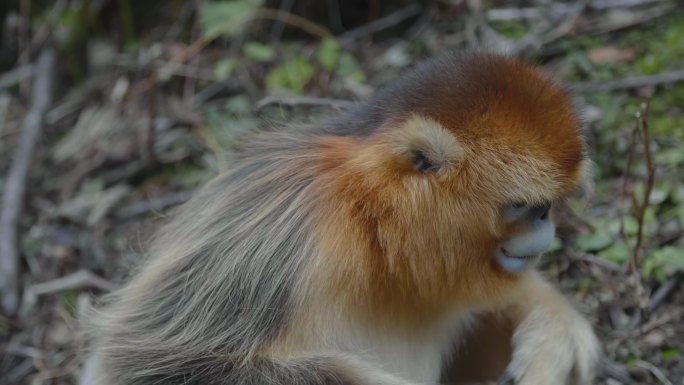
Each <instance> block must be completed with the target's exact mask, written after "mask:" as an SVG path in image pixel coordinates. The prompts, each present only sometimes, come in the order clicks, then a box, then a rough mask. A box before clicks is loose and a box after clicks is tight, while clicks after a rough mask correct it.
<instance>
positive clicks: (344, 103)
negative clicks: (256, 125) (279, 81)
mask: <svg viewBox="0 0 684 385" xmlns="http://www.w3.org/2000/svg"><path fill="white" fill-rule="evenodd" d="M274 104H275V105H279V106H288V107H297V106H316V107H331V108H337V109H342V110H344V109H349V108H351V107H353V106H354V105H355V103H354V102H352V101H349V100H341V99H327V98H312V97H287V98H280V97H277V96H267V97H265V98H263V99H261V100H260V101H259V102H258V103H257V104H256V106H255V107H254V111H255V112H257V113H258V112H259V111H261V110H263V109H264V108H266V107H268V106H271V105H274Z"/></svg>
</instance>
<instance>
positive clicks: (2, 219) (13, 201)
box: [0, 47, 55, 314]
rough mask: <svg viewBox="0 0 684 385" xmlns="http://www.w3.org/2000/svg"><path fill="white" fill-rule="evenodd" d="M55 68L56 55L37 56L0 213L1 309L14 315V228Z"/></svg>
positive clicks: (16, 253) (45, 52) (50, 51)
mask: <svg viewBox="0 0 684 385" xmlns="http://www.w3.org/2000/svg"><path fill="white" fill-rule="evenodd" d="M54 67H55V52H54V49H52V48H51V47H46V48H44V49H43V51H42V52H41V54H40V56H39V57H38V60H37V64H36V65H35V66H34V67H33V68H34V70H35V73H34V81H33V87H32V91H31V98H32V101H31V108H30V110H29V112H28V114H27V115H26V119H25V120H24V124H23V127H22V133H21V136H20V138H19V144H18V146H17V149H16V151H15V154H14V160H13V161H12V165H11V166H10V169H9V172H8V175H7V180H6V182H5V191H4V195H3V197H2V213H0V292H1V293H2V308H3V310H4V311H5V312H6V313H8V314H14V313H15V312H16V310H17V306H18V299H19V296H18V288H17V275H18V274H19V250H18V247H17V227H18V224H19V218H20V216H21V211H22V208H23V199H24V192H25V190H26V179H27V177H28V171H29V168H30V166H31V160H32V158H33V150H34V148H35V145H36V141H37V140H38V136H39V135H40V132H41V128H42V126H43V118H44V116H45V112H46V111H47V109H48V107H49V106H50V104H52V80H53V75H54Z"/></svg>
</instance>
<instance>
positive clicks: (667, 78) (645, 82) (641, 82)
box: [571, 70, 684, 92]
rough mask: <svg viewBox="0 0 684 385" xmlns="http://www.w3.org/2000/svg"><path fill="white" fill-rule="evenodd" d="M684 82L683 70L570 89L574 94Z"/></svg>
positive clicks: (577, 86) (594, 83) (584, 84)
mask: <svg viewBox="0 0 684 385" xmlns="http://www.w3.org/2000/svg"><path fill="white" fill-rule="evenodd" d="M681 81H684V70H677V71H671V72H665V73H661V74H657V75H649V76H635V77H632V78H627V79H618V80H611V81H607V82H586V83H575V84H572V85H571V88H572V90H573V91H575V92H594V91H618V90H628V89H632V88H639V87H645V86H657V85H661V84H672V83H677V82H681Z"/></svg>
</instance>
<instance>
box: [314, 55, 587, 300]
mask: <svg viewBox="0 0 684 385" xmlns="http://www.w3.org/2000/svg"><path fill="white" fill-rule="evenodd" d="M366 108H367V110H366V113H367V114H368V110H369V109H370V111H371V112H370V113H369V114H370V115H371V116H372V121H373V125H374V127H373V129H372V130H369V131H368V132H366V133H364V135H358V136H344V137H340V136H336V137H330V138H327V139H326V142H325V147H324V148H325V151H326V154H325V156H324V157H323V158H324V159H326V162H325V163H324V168H325V170H326V171H327V175H329V176H330V178H329V179H327V181H326V182H325V183H326V187H325V188H324V191H325V193H323V194H322V195H321V201H322V202H324V203H323V204H325V205H326V208H325V209H324V210H323V212H324V216H325V218H323V219H322V223H324V226H323V228H324V229H327V230H322V231H330V233H328V234H326V236H325V237H324V238H323V239H327V241H325V243H324V247H325V248H328V250H332V252H330V253H325V254H327V255H333V256H337V260H334V261H332V263H331V266H333V268H334V269H335V270H336V271H337V273H339V272H342V274H337V276H339V277H343V278H342V280H341V282H338V283H337V285H342V286H343V288H344V290H345V292H348V291H350V289H351V291H353V289H354V288H357V289H358V290H359V291H360V293H366V294H360V295H361V296H363V295H367V293H368V292H369V291H368V290H371V289H372V290H373V291H372V292H373V293H380V294H377V295H376V294H373V296H380V297H381V298H380V299H381V302H384V303H395V305H396V304H400V305H398V306H405V307H411V306H412V305H415V304H425V303H432V304H434V305H435V306H440V305H439V304H443V303H444V302H445V301H457V302H459V301H460V302H463V303H486V302H487V300H490V299H495V298H497V297H499V296H502V295H505V294H506V292H507V291H510V289H511V288H513V287H514V285H515V283H516V282H518V280H519V279H520V277H521V276H523V275H524V274H525V273H526V272H527V271H528V270H530V269H531V268H532V267H533V266H534V264H535V261H536V260H537V259H538V257H539V255H540V254H541V253H543V252H544V251H545V250H546V249H547V248H548V247H549V246H550V244H551V242H552V240H553V238H554V225H553V224H552V222H551V220H550V218H549V208H550V207H551V205H552V204H553V202H554V201H557V200H559V199H560V198H562V197H563V196H564V195H566V194H567V193H568V192H569V191H571V190H572V189H573V188H575V187H576V185H577V184H578V183H579V181H580V180H581V178H582V176H583V171H584V169H585V163H586V161H585V144H584V139H583V136H582V132H581V127H580V123H579V122H578V119H577V117H576V115H575V113H574V109H573V105H572V101H571V99H570V97H569V96H568V95H567V94H566V92H565V91H564V90H562V89H561V88H559V87H558V86H557V85H555V84H554V83H553V82H552V81H550V80H549V79H548V78H547V77H546V76H545V75H543V74H542V73H540V72H539V71H538V70H536V69H534V68H533V67H532V66H530V65H528V64H525V63H523V62H520V61H518V60H515V59H512V58H506V57H501V56H495V55H469V56H457V57H455V56H453V55H452V56H446V57H444V58H442V59H441V60H438V61H436V62H431V63H429V64H427V65H426V66H423V67H421V68H419V69H418V70H417V71H415V72H414V73H413V74H411V75H409V76H407V77H405V78H404V79H401V80H399V81H398V82H397V83H396V84H394V85H393V86H392V87H390V88H389V89H387V90H385V91H384V92H382V93H381V94H380V95H379V96H378V97H377V98H376V99H375V100H374V101H373V102H372V103H371V104H370V106H368V107H366ZM350 245H351V246H350ZM352 246H353V247H352ZM349 249H353V250H355V251H354V252H346V253H345V252H343V251H342V250H349ZM342 256H343V257H342ZM438 303H439V304H438Z"/></svg>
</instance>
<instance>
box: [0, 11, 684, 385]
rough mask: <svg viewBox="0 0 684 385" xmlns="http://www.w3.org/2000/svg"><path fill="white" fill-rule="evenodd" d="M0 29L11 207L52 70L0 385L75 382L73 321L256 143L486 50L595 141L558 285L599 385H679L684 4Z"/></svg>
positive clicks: (683, 374) (225, 16) (59, 17)
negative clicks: (546, 77) (540, 78)
mask: <svg viewBox="0 0 684 385" xmlns="http://www.w3.org/2000/svg"><path fill="white" fill-rule="evenodd" d="M0 26H1V27H2V28H1V29H0V169H1V170H2V172H0V187H2V188H3V195H4V196H8V195H9V194H11V192H10V191H9V189H6V187H7V186H9V183H8V180H9V178H10V176H9V174H10V172H9V170H10V168H11V167H12V162H13V160H14V159H17V158H19V157H20V154H19V152H20V151H22V149H21V147H20V146H18V145H17V143H19V141H20V137H21V136H22V133H23V131H24V130H25V127H26V121H27V119H26V117H27V114H28V113H29V111H30V110H31V106H32V105H33V103H34V101H35V100H36V96H37V95H36V91H32V84H33V83H34V82H36V79H37V78H38V77H40V76H41V74H40V73H36V72H37V71H36V68H41V67H39V66H38V65H37V64H36V63H37V62H38V59H37V58H38V57H39V56H40V55H41V53H43V52H45V51H47V50H54V51H55V52H56V64H55V65H54V66H52V67H49V68H48V69H47V70H45V69H44V68H43V69H41V71H42V73H44V75H43V76H49V77H51V78H52V79H53V84H54V85H53V86H52V90H50V89H48V90H46V91H45V92H50V93H51V95H54V97H53V102H52V103H51V105H50V106H49V108H48V109H47V111H46V113H45V114H44V117H45V118H44V122H43V124H42V127H41V131H40V135H39V136H37V138H36V143H35V150H33V151H32V153H31V154H29V155H30V156H29V157H28V158H29V159H31V160H32V161H31V163H30V167H29V168H28V174H27V175H26V176H25V185H26V191H25V193H23V194H21V196H19V197H18V201H20V202H23V206H22V208H23V210H22V211H21V216H20V217H19V220H18V222H17V223H16V226H15V227H16V229H17V231H18V236H17V238H18V239H17V241H18V243H17V245H18V246H17V254H18V259H17V261H16V262H17V263H18V265H17V268H16V269H14V270H13V271H10V270H6V271H4V272H3V274H2V275H0V279H3V277H4V279H8V277H14V279H16V285H15V286H16V288H17V290H18V291H17V295H18V296H17V298H18V304H17V306H15V307H14V308H11V307H10V308H7V307H5V309H4V310H3V313H2V315H0V352H2V354H0V383H2V384H74V383H76V378H77V375H78V372H79V362H80V361H79V349H78V348H79V343H78V340H77V322H78V318H79V314H82V313H83V311H84V309H86V308H88V307H89V306H91V305H90V303H91V302H92V301H93V299H94V298H96V297H97V296H98V295H101V294H102V293H104V292H107V291H109V290H111V289H112V288H114V287H116V286H117V285H118V284H119V283H121V282H122V280H123V279H125V274H126V273H125V272H126V267H127V266H129V265H131V264H133V263H135V261H137V260H139V259H140V258H141V256H142V254H143V253H144V249H145V245H146V242H147V241H146V240H147V239H148V237H149V235H150V233H151V231H152V229H154V228H155V227H156V226H158V224H159V223H162V222H163V221H164V220H165V218H166V213H167V212H169V211H170V210H172V209H173V207H175V206H176V205H178V204H180V203H182V202H183V201H185V200H186V199H187V198H188V196H190V195H191V194H192V191H193V190H194V189H196V188H197V187H198V186H200V185H201V184H202V183H204V182H206V181H207V180H208V179H210V178H211V177H213V176H215V175H216V174H218V173H219V172H221V171H222V170H225V169H226V168H227V167H230V164H231V153H232V150H239V147H240V143H241V138H243V137H244V136H245V135H247V134H248V133H249V132H253V131H255V130H258V129H267V128H269V127H274V126H277V125H281V124H284V123H292V122H304V121H306V122H310V121H315V120H316V119H320V118H322V117H324V116H330V115H333V114H337V113H340V112H341V111H343V110H344V109H345V108H348V107H349V105H350V103H352V102H354V101H361V100H365V99H367V98H368V97H370V95H372V93H373V92H374V91H375V90H376V89H377V88H378V87H381V86H382V85H383V84H387V83H388V82H391V81H392V79H393V78H395V77H396V76H397V75H398V74H399V73H401V72H403V71H405V70H407V69H409V68H411V67H413V66H415V65H416V64H417V63H419V62H420V61H422V60H424V59H426V58H429V57H432V56H435V55H437V54H439V53H440V52H443V51H445V50H452V49H483V48H485V49H490V50H495V51H503V52H509V53H511V54H513V55H516V56H520V57H523V58H525V59H527V60H530V61H532V62H534V63H536V64H539V65H540V66H542V67H544V68H545V69H546V70H547V71H548V72H549V73H551V74H552V75H553V76H554V77H555V78H556V79H558V80H559V81H562V82H563V83H565V84H567V86H568V88H569V89H571V90H574V92H575V94H576V97H577V105H578V110H579V111H581V114H582V116H583V119H584V121H585V122H586V130H587V131H586V135H587V138H588V141H589V142H590V155H591V157H592V159H593V160H594V165H593V170H592V175H593V178H592V179H593V182H592V183H588V184H587V186H586V188H584V189H583V191H582V192H578V193H577V194H575V195H574V196H573V197H571V199H569V200H568V201H566V202H562V203H561V204H560V205H558V207H556V209H555V210H556V212H555V216H556V218H557V221H558V222H559V233H558V238H559V239H558V241H557V242H556V244H555V246H554V252H553V253H551V255H550V257H549V258H546V259H545V262H544V264H543V266H542V268H543V270H544V271H545V272H546V274H547V275H548V276H549V277H550V278H551V279H552V280H553V281H554V282H556V283H557V284H558V285H559V286H560V287H561V288H562V290H563V291H564V292H565V293H567V294H568V295H569V296H571V297H573V298H574V299H575V300H576V302H577V303H578V304H579V305H580V306H581V309H582V311H583V312H585V313H586V314H588V315H590V317H591V319H592V321H593V322H594V324H595V325H596V328H597V330H598V332H599V334H600V336H601V338H602V340H603V342H604V349H605V352H606V359H605V362H604V363H603V364H602V368H601V375H600V383H601V384H609V385H616V384H660V383H662V384H684V362H683V361H684V360H683V359H682V357H681V356H682V349H684V326H683V325H684V323H683V322H682V321H683V320H684V314H683V312H684V309H683V307H682V305H683V304H684V294H683V293H682V289H681V280H682V276H683V272H684V235H683V229H684V184H683V183H682V180H683V179H684V8H682V6H681V4H680V3H678V2H677V1H674V0H670V1H668V0H584V1H573V2H561V1H555V0H529V1H495V0H491V1H484V0H481V1H480V0H469V1H465V0H422V1H418V0H414V1H410V0H404V1H385V0H369V1H360V0H224V1H222V0H204V1H202V0H196V1H180V0H171V1H159V0H156V1H133V0H52V1H45V0H9V1H8V0H5V1H3V2H2V3H0ZM38 93H40V92H38ZM10 198H12V197H10ZM0 231H2V229H0ZM1 258H3V257H2V256H0V259H1ZM3 295H5V294H3Z"/></svg>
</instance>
